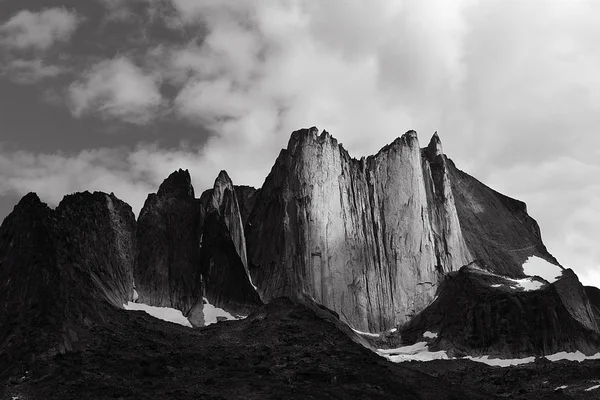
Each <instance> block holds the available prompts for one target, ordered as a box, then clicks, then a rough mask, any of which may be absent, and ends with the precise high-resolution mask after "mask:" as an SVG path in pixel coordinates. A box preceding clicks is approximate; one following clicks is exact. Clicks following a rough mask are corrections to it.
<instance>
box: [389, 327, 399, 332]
mask: <svg viewBox="0 0 600 400" xmlns="http://www.w3.org/2000/svg"><path fill="white" fill-rule="evenodd" d="M397 331H398V328H392V329H390V330H389V332H390V333H394V332H397Z"/></svg>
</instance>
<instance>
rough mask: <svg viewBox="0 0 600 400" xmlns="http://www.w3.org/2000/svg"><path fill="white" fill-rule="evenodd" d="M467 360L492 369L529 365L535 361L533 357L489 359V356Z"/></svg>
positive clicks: (469, 357)
mask: <svg viewBox="0 0 600 400" xmlns="http://www.w3.org/2000/svg"><path fill="white" fill-rule="evenodd" d="M465 358H466V359H468V360H472V361H476V362H480V363H483V364H487V365H491V366H493V367H510V366H511V365H521V364H529V363H532V362H534V361H535V357H525V358H512V359H511V358H490V357H489V356H481V357H471V356H467V357H465Z"/></svg>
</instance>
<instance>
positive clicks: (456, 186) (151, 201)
mask: <svg viewBox="0 0 600 400" xmlns="http://www.w3.org/2000/svg"><path fill="white" fill-rule="evenodd" d="M532 255H535V256H538V257H541V258H543V259H546V260H547V261H549V262H551V263H554V264H556V265H558V262H557V261H556V260H555V259H554V258H553V257H552V256H551V255H550V254H549V253H548V252H547V250H546V248H545V246H544V244H543V243H542V240H541V234H540V230H539V227H538V225H537V223H536V222H535V220H533V219H532V218H531V217H530V216H529V215H528V214H527V209H526V206H525V204H524V203H522V202H520V201H518V200H515V199H511V198H509V197H507V196H504V195H502V194H500V193H498V192H496V191H494V190H492V189H490V188H489V187H487V186H485V185H484V184H482V183H481V182H479V181H478V180H476V179H475V178H473V177H471V176H469V175H467V174H466V173H464V172H462V171H460V170H458V169H457V168H456V166H455V165H454V163H453V162H452V161H451V160H450V159H448V158H447V157H446V156H445V155H444V153H443V150H442V145H441V142H440V139H439V137H438V135H437V134H434V135H433V137H432V138H431V141H430V142H429V144H428V145H427V146H426V147H423V148H421V146H420V145H419V141H418V139H417V135H416V133H415V132H414V131H409V132H406V133H405V134H404V135H403V136H402V137H400V138H398V139H396V140H395V141H394V142H393V143H391V144H389V145H387V146H385V147H384V148H382V149H381V150H380V151H379V152H378V153H377V154H376V155H373V156H369V157H367V158H362V159H360V160H357V159H354V158H352V157H350V155H349V154H348V152H347V151H346V150H345V149H344V148H343V147H342V145H341V144H339V143H338V142H337V140H336V139H334V138H333V137H331V136H330V135H329V134H328V133H327V132H325V131H323V132H322V133H319V132H318V131H317V129H316V128H311V129H303V130H299V131H296V132H294V133H293V134H292V136H291V138H290V140H289V143H288V146H287V148H286V149H284V150H282V151H281V153H280V154H279V157H278V158H277V160H276V162H275V165H274V166H273V168H272V170H271V172H270V173H269V175H268V176H267V178H266V180H265V182H264V184H263V186H262V187H261V188H260V189H258V190H256V189H254V188H251V187H248V186H234V185H233V183H232V181H231V179H230V178H229V176H228V175H227V173H226V172H224V171H222V172H221V173H220V174H219V176H218V177H217V179H216V180H215V182H214V186H213V188H212V189H210V190H207V191H205V192H204V193H203V194H202V196H200V198H199V199H198V198H196V197H195V194H194V188H193V186H192V183H191V177H190V174H189V172H188V171H184V170H178V171H175V172H173V173H172V174H171V175H170V176H169V177H168V178H167V179H166V180H165V181H164V182H163V183H162V184H161V185H160V187H159V190H158V192H157V193H156V194H150V195H149V196H148V198H147V200H146V202H145V204H144V207H143V209H142V210H141V212H140V215H139V218H138V221H137V223H136V221H135V219H134V215H133V213H132V211H131V208H130V207H129V206H128V205H127V204H125V203H123V202H122V201H120V200H118V199H117V198H116V197H114V196H113V195H112V194H111V195H107V194H104V193H98V192H96V193H93V194H91V193H88V192H85V193H77V194H74V195H69V196H66V197H65V199H64V200H63V201H62V202H61V204H60V205H59V206H58V207H57V208H56V210H51V209H50V208H48V207H47V206H46V205H45V204H43V203H41V202H40V200H39V198H37V196H36V195H34V194H29V195H27V196H25V197H24V198H23V199H22V200H21V202H20V203H19V204H18V205H17V206H16V207H15V210H14V211H13V213H12V214H11V215H9V216H8V217H7V218H6V220H5V221H4V223H3V224H2V226H1V228H0V287H1V288H3V290H2V291H0V307H1V311H2V313H1V315H0V335H1V336H0V352H1V351H2V350H5V349H7V348H8V347H11V346H12V347H11V348H24V349H28V348H29V347H28V346H30V347H31V346H34V341H33V339H32V340H31V341H29V339H27V338H28V337H34V336H35V335H38V334H40V335H42V333H41V330H38V331H36V330H35V329H31V324H30V323H29V322H28V321H47V323H46V322H44V324H46V325H47V327H51V328H44V332H50V333H48V334H47V335H46V336H44V337H52V338H54V339H56V340H54V339H53V340H54V341H53V342H52V343H53V344H52V345H50V344H49V345H48V346H55V347H52V348H53V349H54V350H55V351H57V350H56V349H58V350H60V351H63V350H65V349H68V348H69V347H70V346H71V345H72V342H73V340H75V339H73V338H74V337H76V328H77V324H80V323H81V324H83V325H86V324H87V325H89V324H90V323H94V322H95V321H99V320H102V319H103V315H104V314H103V312H102V307H104V305H107V306H108V305H109V304H110V305H112V306H114V307H117V308H120V307H122V304H123V303H126V302H127V301H131V300H133V298H134V287H135V289H136V290H137V293H138V295H139V298H138V301H139V302H143V303H146V304H149V305H153V306H162V307H164V306H168V307H173V308H177V309H179V310H181V311H182V312H183V313H184V314H185V315H186V316H187V317H188V318H189V319H190V321H191V322H192V324H194V325H195V326H202V325H204V318H205V315H204V313H205V310H206V309H207V308H206V304H207V303H210V304H211V305H212V306H216V307H219V308H223V309H224V310H226V311H228V312H230V313H232V314H237V315H247V314H248V313H250V312H251V311H252V310H254V309H256V308H257V307H258V306H260V305H262V303H263V302H265V303H268V302H270V301H272V300H273V299H275V298H278V297H281V296H288V297H291V298H295V299H297V300H298V301H302V302H305V303H307V304H311V305H313V308H314V307H316V306H314V304H321V305H323V306H324V307H326V308H328V309H331V310H333V311H334V312H335V313H337V314H339V316H340V319H341V320H342V321H344V322H346V323H349V324H350V325H351V327H353V328H354V329H356V330H358V331H369V332H383V331H389V330H390V329H391V328H394V327H399V326H402V329H401V331H402V332H403V335H404V336H405V337H403V338H402V340H403V341H409V342H410V341H411V340H412V341H415V340H417V336H418V335H420V334H422V333H423V332H424V331H423V330H424V329H434V328H435V329H437V330H438V331H439V332H440V336H439V340H438V345H439V346H440V347H443V346H445V347H446V348H447V349H455V350H456V351H458V352H467V351H469V349H472V350H473V351H474V352H497V353H502V352H503V351H505V350H506V351H507V352H508V353H510V354H525V353H535V352H536V351H537V352H541V353H545V352H547V351H554V350H558V349H561V343H564V344H565V345H564V346H563V347H564V348H565V349H580V350H582V351H586V352H589V351H591V349H593V348H595V347H594V346H596V345H597V344H600V342H597V340H596V336H597V334H598V332H599V331H600V330H599V327H598V326H599V318H600V300H599V299H600V294H599V293H600V292H597V291H594V290H592V289H589V288H588V289H584V288H583V287H582V286H581V284H580V283H579V282H578V280H577V277H576V276H575V275H574V274H573V273H572V271H571V272H570V271H564V272H563V275H562V278H561V279H559V280H558V281H556V282H554V283H548V282H546V283H545V286H544V287H543V288H542V289H539V290H535V291H532V292H523V293H521V292H518V291H517V292H511V291H509V290H504V289H502V288H500V289H496V288H495V287H492V286H491V284H490V282H488V281H489V280H490V279H491V280H494V279H496V280H503V279H504V280H506V281H507V282H508V281H510V278H522V277H524V272H523V268H522V265H523V262H524V261H525V260H526V259H527V257H529V256H532ZM470 264H471V265H477V266H478V268H479V269H478V271H484V273H485V274H488V275H485V274H484V273H482V274H479V275H476V273H475V272H473V271H474V270H473V268H471V267H464V268H462V269H461V267H463V266H465V265H470ZM484 275H485V276H487V278H482V277H481V276H484ZM489 277H492V278H489ZM482 282H484V283H482ZM492 284H494V285H495V284H496V283H494V282H492ZM436 296H437V297H436ZM590 298H591V299H592V301H591V302H590V300H589V299H590ZM99 304H100V305H99ZM457 304H458V305H459V307H458V309H457ZM540 310H545V311H540ZM332 315H334V314H332ZM415 315H417V317H416V318H414V319H413V317H414V316H415ZM536 318H537V319H536ZM411 319H412V320H411ZM48 321H49V322H48ZM73 321H75V322H73ZM28 324H29V325H28ZM507 324H508V325H507ZM565 324H566V325H565ZM567 325H569V326H571V328H566V326H567ZM22 326H24V327H25V328H22ZM519 326H521V327H519ZM23 329H25V331H27V332H32V333H31V335H29V336H28V334H26V333H24V332H25V331H22V330H23ZM540 330H544V331H547V332H550V333H548V334H547V335H546V336H544V335H542V334H540V333H539V332H540ZM484 331H485V332H488V333H485V332H484ZM71 332H75V333H71ZM521 334H523V335H525V336H522V335H521ZM588 334H589V335H588ZM32 335H33V336H32ZM415 335H416V336H415ZM520 335H521V336H520ZM536 335H537V336H536ZM540 335H541V336H540ZM548 335H549V336H548ZM586 335H587V336H586ZM594 335H596V336H594ZM23 337H24V338H25V339H17V338H23ZM521 337H525V339H522V338H521ZM585 337H590V338H591V339H585ZM519 338H521V339H519ZM38 342H39V341H38ZM36 343H37V342H36ZM49 343H50V342H49ZM57 343H58V344H57ZM444 343H445V344H444ZM56 346H58V347H56ZM61 346H62V347H61ZM507 349H508V350H507ZM27 351H30V350H27ZM31 351H33V350H31ZM36 354H37V353H36ZM503 354H504V353H503Z"/></svg>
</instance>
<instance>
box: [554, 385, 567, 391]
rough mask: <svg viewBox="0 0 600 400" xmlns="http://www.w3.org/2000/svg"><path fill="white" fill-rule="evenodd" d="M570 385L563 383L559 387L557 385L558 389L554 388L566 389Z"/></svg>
mask: <svg viewBox="0 0 600 400" xmlns="http://www.w3.org/2000/svg"><path fill="white" fill-rule="evenodd" d="M568 387H569V386H567V385H562V386H559V387H557V388H556V389H554V390H563V389H566V388H568Z"/></svg>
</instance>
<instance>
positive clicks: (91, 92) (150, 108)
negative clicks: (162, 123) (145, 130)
mask: <svg viewBox="0 0 600 400" xmlns="http://www.w3.org/2000/svg"><path fill="white" fill-rule="evenodd" d="M69 100H70V104H71V111H72V113H73V115H75V116H76V117H81V116H83V115H86V114H92V115H98V116H100V117H101V118H104V119H118V120H121V121H125V122H129V123H134V124H145V123H148V122H149V121H150V120H152V119H153V118H155V117H157V113H158V112H159V111H160V110H161V106H162V105H163V98H162V95H161V93H160V89H159V77H158V76H156V75H153V74H152V73H146V72H145V71H144V70H143V69H142V68H140V67H138V66H136V65H135V64H134V63H133V62H132V61H131V60H129V59H128V58H126V57H124V56H120V57H117V58H115V59H112V60H105V61H102V62H99V63H97V64H96V65H94V66H92V67H91V68H90V69H88V70H87V71H85V72H84V73H83V75H82V77H81V79H80V80H79V81H77V82H75V83H73V84H72V85H71V86H70V87H69Z"/></svg>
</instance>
